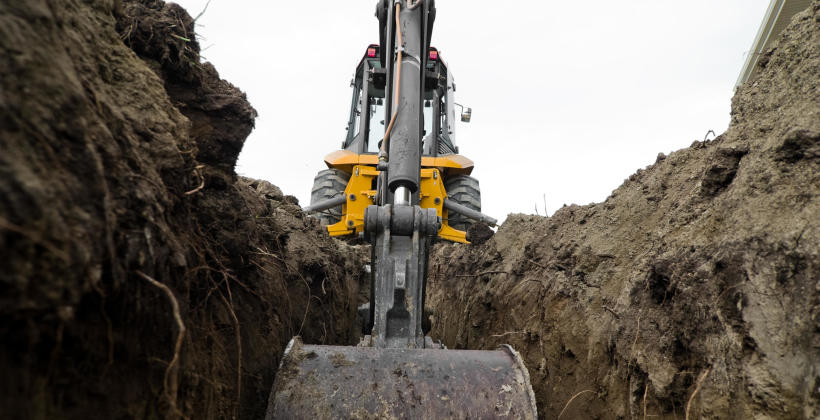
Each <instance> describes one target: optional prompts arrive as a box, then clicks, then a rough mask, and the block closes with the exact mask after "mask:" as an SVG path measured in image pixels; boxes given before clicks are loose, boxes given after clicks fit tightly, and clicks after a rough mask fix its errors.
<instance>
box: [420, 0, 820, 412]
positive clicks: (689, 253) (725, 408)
mask: <svg viewBox="0 0 820 420" xmlns="http://www.w3.org/2000/svg"><path fill="white" fill-rule="evenodd" d="M760 67H761V68H760V69H759V73H760V74H759V76H758V78H757V79H756V80H754V81H752V82H750V83H747V84H746V85H745V86H743V87H741V88H740V89H739V90H738V91H737V93H736V96H735V98H734V101H733V107H732V123H731V127H730V128H729V130H728V131H727V132H726V133H724V134H723V135H721V136H719V137H718V138H717V139H715V140H713V141H709V142H695V143H694V144H692V146H691V147H689V148H687V149H683V150H679V151H676V152H674V153H672V154H670V155H669V156H664V155H660V156H658V159H657V162H655V164H653V165H651V166H649V167H647V168H645V169H642V170H639V171H637V172H636V173H635V174H634V175H632V176H631V177H630V178H629V179H628V180H626V181H625V182H624V183H623V185H621V186H620V187H619V188H618V189H616V190H615V191H614V192H613V193H612V195H611V196H610V197H609V198H607V199H606V201H604V202H603V203H598V204H593V205H588V206H577V205H572V206H566V207H564V208H562V209H560V210H559V211H557V212H556V213H555V214H554V215H553V216H551V217H538V216H528V215H511V216H510V217H509V218H508V219H507V221H506V222H505V223H504V225H503V226H501V227H500V229H499V230H498V233H497V234H496V235H495V236H494V237H493V238H492V239H490V240H489V241H487V242H486V243H483V244H480V245H473V246H468V247H465V246H459V245H440V246H439V247H438V248H437V249H436V252H435V255H434V257H433V260H432V261H431V274H430V286H429V289H428V296H429V297H428V304H429V305H431V306H434V307H435V309H436V319H435V321H434V324H433V331H432V333H431V335H432V336H433V337H436V338H441V339H443V340H444V343H445V344H447V345H448V346H450V347H454V348H470V349H492V348H495V347H497V346H498V345H499V344H502V343H510V344H512V345H513V346H514V347H515V348H516V349H518V350H519V351H521V352H522V353H523V356H524V358H525V361H526V363H527V365H528V368H529V371H530V378H531V379H532V382H533V385H534V388H535V392H536V396H537V399H538V408H539V415H540V416H541V417H542V418H547V419H555V418H558V417H561V418H564V419H569V418H578V419H581V418H591V419H594V418H599V419H640V418H666V419H674V418H679V419H683V418H685V417H686V415H687V413H688V416H689V417H688V418H725V419H816V418H818V417H820V275H819V274H818V273H820V2H818V1H815V2H814V3H813V4H812V6H810V7H809V9H808V10H807V11H805V12H803V13H801V14H799V15H798V16H796V17H795V18H794V20H793V22H792V25H791V26H790V27H789V28H788V29H787V30H786V31H785V32H784V33H783V34H782V35H781V36H780V38H779V40H778V42H777V45H776V46H775V47H774V48H773V49H772V50H770V51H768V52H767V53H766V55H765V56H764V57H763V59H762V60H761V64H760Z"/></svg>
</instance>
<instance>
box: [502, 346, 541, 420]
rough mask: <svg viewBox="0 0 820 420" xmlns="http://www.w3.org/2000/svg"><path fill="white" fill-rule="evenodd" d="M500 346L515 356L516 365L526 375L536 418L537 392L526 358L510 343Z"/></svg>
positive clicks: (528, 392)
mask: <svg viewBox="0 0 820 420" xmlns="http://www.w3.org/2000/svg"><path fill="white" fill-rule="evenodd" d="M498 348H499V349H502V350H504V351H506V352H507V353H509V354H510V355H511V356H512V357H513V359H514V360H515V364H516V366H517V367H518V368H519V369H520V370H521V373H522V374H523V375H524V381H525V382H526V383H527V386H526V388H527V395H528V396H529V399H530V404H531V405H532V412H533V413H535V418H538V406H537V404H536V403H535V392H534V391H533V390H532V382H531V381H530V371H529V370H527V365H525V364H524V359H523V358H521V354H520V353H518V352H517V351H515V349H514V348H513V347H512V346H511V345H509V344H502V345H500V346H499V347H498Z"/></svg>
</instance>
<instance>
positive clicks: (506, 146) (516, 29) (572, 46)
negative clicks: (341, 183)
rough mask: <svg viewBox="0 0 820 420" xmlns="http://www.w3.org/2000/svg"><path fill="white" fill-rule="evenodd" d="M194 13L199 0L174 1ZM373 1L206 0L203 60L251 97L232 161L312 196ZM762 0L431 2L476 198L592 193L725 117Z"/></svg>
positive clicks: (515, 202)
mask: <svg viewBox="0 0 820 420" xmlns="http://www.w3.org/2000/svg"><path fill="white" fill-rule="evenodd" d="M177 3H179V4H181V5H182V6H183V7H185V8H186V9H187V10H188V12H189V13H190V14H191V15H192V16H197V14H199V13H200V12H201V11H202V10H203V9H204V7H205V3H206V0H178V1H177ZM375 4H376V1H375V0H353V1H319V2H316V1H270V0H230V1H229V0H212V1H211V4H210V6H209V7H208V9H207V10H206V11H205V13H204V14H203V15H202V16H201V17H200V18H199V20H198V21H197V23H198V24H199V26H198V28H197V32H198V34H199V36H200V43H201V45H202V48H203V50H204V51H203V52H202V55H203V56H204V58H203V60H206V61H210V62H212V63H214V65H215V66H216V68H217V70H219V72H220V75H221V76H222V77H223V78H225V79H227V80H228V81H230V82H232V83H233V84H235V85H236V86H238V87H239V88H240V89H242V90H243V91H245V92H246V93H247V94H248V98H249V100H250V102H251V104H253V106H254V107H255V108H256V109H257V111H259V118H258V119H257V120H256V129H255V130H254V132H253V133H252V134H251V135H250V138H249V139H248V141H247V143H245V148H244V150H243V152H242V154H241V156H240V158H239V164H238V166H237V172H239V173H240V174H242V175H246V176H250V177H254V178H261V179H265V180H268V181H271V182H272V183H274V184H276V185H278V186H279V187H280V188H281V189H282V190H283V191H284V192H285V194H291V195H295V196H296V197H298V198H299V200H300V202H301V204H302V205H307V204H308V203H309V201H310V188H311V186H312V183H313V177H314V176H315V174H316V172H318V171H319V170H321V169H325V165H324V162H323V159H324V156H325V155H326V154H328V153H330V152H332V151H334V150H337V149H338V148H339V146H340V143H341V142H342V140H343V139H344V136H345V130H344V128H345V125H346V122H347V117H348V112H349V105H350V96H351V88H350V86H349V83H350V79H351V78H352V76H353V71H354V70H355V66H356V64H357V63H358V61H359V60H360V59H361V57H362V55H363V54H364V52H365V50H366V47H367V45H368V44H370V43H378V21H377V20H376V18H375V17H374V15H373V13H374V10H375ZM768 4H769V0H687V1H679V0H674V1H673V0H627V1H612V0H590V1H544V0H519V1H510V2H494V1H475V0H438V1H437V2H436V6H437V9H438V16H437V20H436V24H435V29H434V32H433V39H432V44H433V45H434V46H436V47H437V48H438V49H439V50H440V51H441V54H442V57H443V58H444V59H445V60H446V61H447V62H448V64H449V66H450V70H451V72H452V73H453V74H454V76H455V80H456V84H457V88H458V89H457V92H456V100H457V101H458V102H460V103H462V104H465V105H467V106H470V107H472V108H473V120H472V122H471V123H470V124H464V123H459V125H458V128H457V143H458V145H459V147H460V149H461V150H460V151H461V154H463V155H465V156H467V157H468V158H470V159H472V160H473V161H475V165H476V169H475V171H474V172H473V176H475V177H476V178H478V179H479V181H480V182H481V189H482V199H483V210H484V212H485V213H488V214H490V215H492V216H494V217H496V218H499V219H502V220H503V219H504V218H505V217H506V215H507V214H508V213H535V211H536V207H537V208H538V212H539V213H540V214H542V215H543V214H544V206H545V205H544V201H545V198H546V209H547V211H548V212H549V214H552V213H553V212H554V211H555V210H557V209H558V208H560V207H561V206H562V205H563V204H571V203H576V204H589V203H592V202H599V201H603V200H604V199H605V198H606V197H607V196H608V195H609V193H610V192H611V191H612V190H613V189H615V188H617V187H618V186H619V185H621V183H622V182H623V180H624V179H625V178H627V177H628V176H629V175H630V174H632V173H634V172H635V171H636V170H637V169H639V168H643V167H645V166H647V165H650V164H652V163H653V162H654V161H655V158H656V156H657V154H658V153H660V152H663V153H667V154H668V153H669V152H671V151H673V150H677V149H681V148H684V147H687V146H689V145H690V144H691V143H692V141H694V140H702V139H703V137H704V135H705V134H706V132H707V131H708V130H714V131H715V132H717V133H718V134H720V133H722V132H723V131H725V130H726V128H727V126H728V123H729V110H730V103H731V97H732V94H733V91H734V85H735V82H736V80H737V77H738V74H739V73H740V69H741V67H742V65H743V61H744V59H745V57H746V54H747V53H748V50H749V49H750V47H751V45H752V41H753V40H754V36H755V34H756V32H757V29H758V27H759V26H760V23H761V21H762V19H763V15H764V14H765V12H766V8H767V6H768Z"/></svg>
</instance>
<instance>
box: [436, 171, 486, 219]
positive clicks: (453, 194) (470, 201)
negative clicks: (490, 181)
mask: <svg viewBox="0 0 820 420" xmlns="http://www.w3.org/2000/svg"><path fill="white" fill-rule="evenodd" d="M444 189H445V190H446V191H447V199H448V200H453V201H454V202H456V203H458V204H461V205H462V206H465V207H468V208H470V209H473V210H475V211H481V187H480V186H479V185H478V180H477V179H475V178H473V177H471V176H467V175H459V176H455V177H453V178H450V179H448V180H447V181H446V182H445V183H444ZM448 214H449V216H448V217H449V220H448V221H447V223H448V224H449V225H450V227H452V228H453V229H458V230H463V231H467V229H469V228H470V226H472V225H473V223H474V222H475V220H473V219H470V218H468V217H466V216H462V215H460V214H458V213H455V212H452V211H451V212H448Z"/></svg>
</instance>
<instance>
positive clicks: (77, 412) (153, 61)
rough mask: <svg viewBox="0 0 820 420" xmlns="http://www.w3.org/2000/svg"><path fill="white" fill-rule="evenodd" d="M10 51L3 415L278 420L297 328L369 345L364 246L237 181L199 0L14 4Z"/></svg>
mask: <svg viewBox="0 0 820 420" xmlns="http://www.w3.org/2000/svg"><path fill="white" fill-rule="evenodd" d="M0 54H2V57H3V59H2V60H0V74H2V78H0V139H2V153H0V254H1V255H2V258H0V340H2V343H3V345H2V347H0V372H3V374H2V375H0V412H1V413H3V414H2V416H0V417H3V418H11V419H16V418H19V419H46V418H48V419H62V418H65V419H74V418H78V419H79V418H82V419H86V418H122V419H128V418H177V417H187V418H197V419H199V418H206V419H207V418H213V419H216V418H219V419H222V418H237V417H242V418H259V417H260V416H261V415H263V413H264V411H265V407H266V405H267V398H268V395H269V391H270V387H271V385H272V383H273V378H274V373H275V370H276V367H277V366H278V364H279V360H280V358H281V355H282V352H283V349H284V347H285V345H286V344H287V342H288V340H290V338H291V337H292V336H294V335H297V334H301V335H302V337H303V338H304V340H305V341H306V342H308V343H333V344H354V343H355V341H356V340H357V338H358V337H357V334H356V329H355V328H354V323H355V319H356V304H357V299H358V294H359V293H358V291H359V279H360V277H361V276H360V274H361V271H362V265H361V261H360V260H359V253H358V251H356V250H355V249H353V248H351V247H349V246H347V245H345V244H342V243H339V242H336V241H333V240H331V239H330V238H329V237H328V236H327V235H326V233H324V232H323V231H322V229H321V227H320V226H319V225H318V223H316V222H315V221H314V220H313V219H310V218H306V217H305V216H304V215H303V214H302V212H301V210H300V208H299V206H298V202H297V201H296V200H295V199H293V198H292V197H287V196H284V195H283V194H282V192H281V191H279V189H278V188H276V187H275V186H273V185H271V184H269V183H267V182H263V181H257V180H251V179H244V178H240V177H238V176H237V175H236V174H235V172H234V165H235V163H236V158H237V156H238V154H239V152H240V150H241V148H242V144H243V142H244V140H245V138H246V137H247V135H248V134H249V133H250V131H251V130H252V129H253V124H254V118H255V117H256V112H255V111H254V109H253V108H252V107H251V105H250V104H249V103H248V101H247V100H246V98H245V95H244V94H243V93H242V92H241V91H240V90H239V89H237V88H236V87H234V86H233V85H231V84H230V83H228V82H226V81H224V80H221V79H220V78H219V75H218V74H217V72H216V70H215V69H214V68H213V67H212V66H211V65H210V64H208V63H204V64H203V63H200V58H199V45H198V43H197V41H196V36H195V34H194V21H193V19H192V18H191V17H190V16H189V15H188V14H187V13H186V12H185V11H184V10H183V9H182V8H180V7H179V6H177V5H175V4H171V3H169V4H165V3H164V2H162V1H159V0H140V1H136V0H131V1H128V0H125V1H122V2H121V1H119V0H66V1H59V2H56V1H47V0H30V1H29V0H27V1H24V2H2V3H0ZM178 340H180V341H178Z"/></svg>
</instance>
